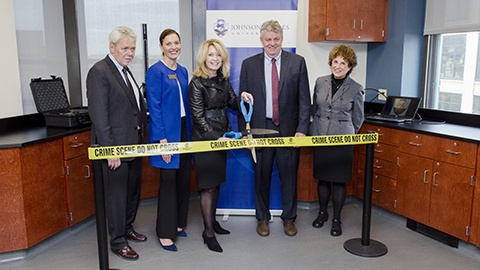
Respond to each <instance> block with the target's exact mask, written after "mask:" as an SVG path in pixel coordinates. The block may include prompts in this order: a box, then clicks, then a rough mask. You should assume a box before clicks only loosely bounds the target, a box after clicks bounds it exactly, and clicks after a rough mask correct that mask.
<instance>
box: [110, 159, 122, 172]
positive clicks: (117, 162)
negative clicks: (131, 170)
mask: <svg viewBox="0 0 480 270" xmlns="http://www.w3.org/2000/svg"><path fill="white" fill-rule="evenodd" d="M107 162H108V168H110V170H112V171H115V170H116V169H118V167H120V165H121V164H122V161H121V160H120V158H109V159H107Z"/></svg>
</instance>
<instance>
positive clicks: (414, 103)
mask: <svg viewBox="0 0 480 270" xmlns="http://www.w3.org/2000/svg"><path fill="white" fill-rule="evenodd" d="M421 101H422V98H420V97H399V96H388V97H387V101H386V102H385V105H384V106H383V109H382V112H381V113H380V115H378V114H377V115H368V116H366V118H367V119H369V120H380V121H389V122H396V123H402V122H405V121H412V120H413V118H415V115H416V114H417V110H418V107H419V106H420V102H421Z"/></svg>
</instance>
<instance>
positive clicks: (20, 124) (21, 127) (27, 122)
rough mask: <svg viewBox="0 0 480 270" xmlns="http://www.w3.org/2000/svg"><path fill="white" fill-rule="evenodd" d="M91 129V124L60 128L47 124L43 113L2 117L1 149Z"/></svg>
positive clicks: (0, 126) (0, 129) (0, 123)
mask: <svg viewBox="0 0 480 270" xmlns="http://www.w3.org/2000/svg"><path fill="white" fill-rule="evenodd" d="M88 130H90V126H82V127H78V128H58V127H47V126H45V118H44V117H43V116H42V115H41V114H31V115H23V116H17V117H11V118H5V119H0V149H5V148H17V147H23V146H27V145H31V144H35V143H39V142H43V141H47V140H53V139H57V138H62V137H65V136H69V135H72V134H76V133H80V132H84V131H88Z"/></svg>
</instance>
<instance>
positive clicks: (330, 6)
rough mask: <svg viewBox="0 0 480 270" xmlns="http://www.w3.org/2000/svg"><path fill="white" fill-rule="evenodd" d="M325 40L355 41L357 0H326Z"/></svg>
mask: <svg viewBox="0 0 480 270" xmlns="http://www.w3.org/2000/svg"><path fill="white" fill-rule="evenodd" d="M326 20H327V21H326V28H327V31H328V35H327V36H326V39H327V40H345V41H355V39H356V34H355V33H356V28H357V0H344V1H338V0H327V19H326Z"/></svg>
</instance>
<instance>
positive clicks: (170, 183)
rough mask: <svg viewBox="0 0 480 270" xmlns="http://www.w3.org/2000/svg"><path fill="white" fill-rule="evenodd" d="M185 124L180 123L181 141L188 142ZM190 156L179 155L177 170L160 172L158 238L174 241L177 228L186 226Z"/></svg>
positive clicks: (162, 170) (183, 122)
mask: <svg viewBox="0 0 480 270" xmlns="http://www.w3.org/2000/svg"><path fill="white" fill-rule="evenodd" d="M186 130H187V127H186V122H185V121H182V135H181V141H182V142H185V141H188V137H187V131H186ZM190 168H191V155H190V154H181V155H180V167H179V168H178V169H161V170H160V187H159V190H158V203H157V225H156V231H157V236H158V237H159V238H170V239H175V237H177V227H179V228H184V227H186V226H187V216H188V203H189V199H190Z"/></svg>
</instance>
